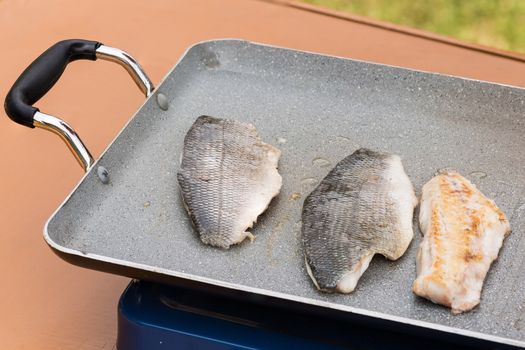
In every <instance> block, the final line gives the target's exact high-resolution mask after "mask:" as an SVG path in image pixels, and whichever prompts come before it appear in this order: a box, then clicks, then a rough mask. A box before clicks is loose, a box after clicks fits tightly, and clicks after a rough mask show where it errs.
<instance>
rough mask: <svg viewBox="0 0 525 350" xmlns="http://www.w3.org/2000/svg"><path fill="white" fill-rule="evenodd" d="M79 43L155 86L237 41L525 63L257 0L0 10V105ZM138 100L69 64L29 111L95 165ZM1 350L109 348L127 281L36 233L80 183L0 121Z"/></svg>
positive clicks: (469, 67) (36, 135) (470, 63)
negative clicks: (195, 48) (99, 48)
mask: <svg viewBox="0 0 525 350" xmlns="http://www.w3.org/2000/svg"><path fill="white" fill-rule="evenodd" d="M71 37H79V38H86V39H94V40H100V41H103V42H104V43H106V44H108V45H111V46H115V47H119V48H122V49H125V50H127V51H129V52H130V53H132V54H133V55H134V56H136V58H137V59H138V60H139V61H140V62H141V63H142V65H143V66H144V68H145V69H146V71H147V72H148V73H149V74H150V76H151V78H152V80H153V82H154V83H158V82H159V81H160V79H161V78H162V77H163V75H164V74H165V73H166V72H167V71H168V70H169V68H170V67H171V66H172V65H173V64H174V63H175V62H176V60H177V59H178V57H179V56H180V55H181V54H182V53H183V51H184V49H185V48H186V47H188V46H189V45H191V44H193V43H195V42H197V41H201V40H206V39H212V38H224V37H230V38H231V37H235V38H244V39H249V40H253V41H259V42H264V43H270V44H274V45H279V46H286V47H291V48H296V49H302V50H308V51H317V52H323V53H328V54H333V55H339V56H347V57H354V58H358V59H364V60H369V61H375V62H382V63H387V64H393V65H399V66H405V67H413V68H417V69H423V70H427V71H435V72H441V73H447V74H454V75H461V76H466V77H471V78H477V79H483V80H489V81H496V82H501V83H506V84H513V85H518V86H525V64H523V63H520V62H517V61H516V60H510V59H505V58H502V57H498V56H494V55H490V54H484V53H480V52H475V51H471V50H468V49H466V48H461V47H457V46H453V45H449V44H446V43H439V42H436V41H432V40H428V39H424V38H418V37H414V36H412V35H405V34H402V33H399V32H393V31H389V30H385V29H381V28H378V27H372V26H368V25H366V24H360V23H355V22H351V21H347V20H344V19H334V17H330V16H324V15H321V14H316V13H312V12H308V11H304V10H299V9H294V8H290V7H285V6H281V5H275V4H270V3H266V2H263V1H247V0H228V1H223V0H215V1H202V0H199V1H182V0H181V1H168V0H166V1H148V2H144V1H134V2H133V1H112V2H108V1H102V0H97V1H88V2H76V1H66V0H50V1H37V0H28V1H15V0H1V1H0V43H1V44H2V48H3V50H2V65H1V66H0V76H1V77H2V80H1V81H0V97H2V98H3V97H4V96H5V95H6V93H7V90H8V88H9V87H10V85H11V84H12V83H13V82H14V80H15V79H16V78H17V76H18V75H19V73H20V72H21V71H22V70H23V69H24V68H25V67H26V65H27V64H29V63H30V61H31V60H32V59H34V58H35V57H36V56H37V55H38V54H39V53H41V52H42V51H43V50H45V49H46V48H47V47H48V46H50V45H51V44H52V43H54V42H55V41H58V40H60V39H64V38H71ZM142 100H143V97H142V96H141V94H140V93H139V91H138V90H137V88H136V87H135V85H134V84H133V83H132V82H131V80H130V79H129V78H128V76H127V75H126V73H125V72H124V70H123V69H122V68H120V67H118V66H116V65H114V64H111V63H107V62H96V63H93V62H75V63H74V64H72V65H71V66H70V67H69V68H68V70H67V72H66V74H65V75H64V77H63V79H62V80H61V81H60V82H59V83H58V84H57V85H56V87H55V88H54V89H53V90H52V91H51V92H50V93H49V94H48V95H47V96H46V97H45V98H44V99H43V100H42V101H41V102H39V103H38V104H37V105H38V107H39V108H40V109H41V110H42V111H44V112H48V113H50V114H56V115H57V116H60V117H63V118H64V119H65V120H67V121H68V122H70V124H72V125H73V126H74V127H75V129H76V130H77V131H78V132H79V133H80V135H81V136H82V137H83V139H84V141H85V142H86V144H87V145H88V146H89V148H90V149H91V151H92V153H93V155H94V156H95V157H97V156H98V155H100V152H101V151H102V150H103V149H104V148H105V146H106V145H107V144H108V143H109V142H110V141H111V140H112V138H113V137H114V136H115V135H116V133H117V132H118V130H120V128H121V127H122V126H123V124H124V123H125V122H126V120H127V119H128V118H129V117H130V116H131V115H132V113H133V112H134V111H135V110H136V109H137V108H138V107H139V105H140V104H141V102H142ZM0 157H1V159H2V171H1V173H0V176H1V180H2V181H1V185H0V186H1V191H0V193H1V194H2V196H3V206H2V210H1V211H0V222H2V228H3V230H2V234H1V235H0V261H1V263H2V271H1V272H2V277H3V279H2V281H3V282H2V283H3V288H2V289H1V292H0V293H1V294H0V310H2V315H3V316H2V318H1V320H0V348H1V349H110V348H112V347H113V346H114V342H115V336H116V311H115V310H116V305H117V300H118V297H119V295H120V294H121V292H122V290H123V289H124V287H125V285H126V284H127V282H128V279H126V278H123V277H117V276H111V275H106V274H102V273H98V272H92V271H88V270H84V269H80V268H77V267H74V266H70V265H68V264H67V263H65V262H63V261H61V260H59V259H58V258H56V257H55V256H54V255H53V253H52V252H51V251H50V250H49V248H47V246H46V245H45V243H44V241H43V239H42V234H41V232H42V227H43V225H44V222H45V220H46V219H47V218H48V217H49V216H50V214H51V213H52V211H53V210H54V209H55V208H56V207H57V206H58V205H59V203H60V202H61V201H62V200H63V199H64V197H65V196H66V195H67V193H68V192H69V191H70V190H71V189H72V188H73V186H74V185H75V184H76V182H77V181H78V180H79V178H80V177H81V175H82V171H81V170H80V167H79V166H78V165H77V164H76V162H75V160H74V158H73V157H72V156H71V155H70V154H69V152H68V150H67V149H66V147H65V146H64V145H63V144H62V143H61V141H60V140H59V139H58V138H57V137H56V136H54V135H52V134H50V133H48V132H44V131H42V130H30V129H27V128H23V127H21V126H18V125H15V124H14V123H12V122H10V121H9V120H8V119H7V117H5V116H2V117H0Z"/></svg>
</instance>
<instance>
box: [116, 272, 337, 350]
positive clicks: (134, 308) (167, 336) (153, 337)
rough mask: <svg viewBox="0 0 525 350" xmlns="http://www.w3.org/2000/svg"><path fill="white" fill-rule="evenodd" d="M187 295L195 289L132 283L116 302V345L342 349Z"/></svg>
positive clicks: (124, 348) (135, 349) (129, 348)
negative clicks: (198, 303)
mask: <svg viewBox="0 0 525 350" xmlns="http://www.w3.org/2000/svg"><path fill="white" fill-rule="evenodd" d="M191 294H195V293H194V292H192V291H187V290H184V289H178V288H175V287H172V286H170V287H168V286H161V285H157V284H153V283H148V282H143V281H133V282H132V283H131V284H130V285H129V286H128V288H127V289H126V291H125V292H124V294H123V295H122V297H121V300H120V302H119V314H118V340H117V349H118V350H139V349H140V350H143V349H148V350H157V349H158V350H166V349H204V350H225V349H228V350H237V349H243V350H244V349H292V348H294V347H297V348H298V349H304V350H310V349H327V350H332V349H334V350H335V349H343V348H342V347H339V346H334V345H328V344H323V343H320V342H316V341H312V340H307V339H304V338H301V337H297V336H292V335H288V334H284V333H279V332H275V331H272V330H267V329H264V328H260V327H258V326H257V324H256V322H255V321H250V320H245V319H235V318H232V317H229V316H227V315H222V314H219V313H217V312H215V311H213V310H203V309H200V308H197V307H194V306H192V305H188V303H186V302H185V303H180V300H179V298H186V299H187V297H188V296H189V295H190V298H191ZM199 296H201V295H199ZM241 307H242V306H241ZM276 316H277V317H280V315H276ZM226 318H230V319H226ZM250 323H251V324H250Z"/></svg>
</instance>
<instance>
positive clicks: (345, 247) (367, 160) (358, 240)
mask: <svg viewBox="0 0 525 350" xmlns="http://www.w3.org/2000/svg"><path fill="white" fill-rule="evenodd" d="M416 205H417V198H416V196H415V194H414V189H413V187H412V183H411V182H410V179H409V178H408V176H407V175H406V173H405V171H404V169H403V165H402V164H401V160H400V158H399V157H398V156H397V155H393V154H388V153H380V152H374V151H371V150H367V149H360V150H358V151H356V152H354V153H353V154H351V155H349V156H348V157H346V158H345V159H343V160H342V161H341V162H339V164H337V165H336V166H335V168H334V169H332V171H330V173H329V174H328V175H327V176H326V177H325V178H324V179H323V181H321V183H320V184H319V186H318V187H317V188H316V189H315V190H314V191H313V192H312V193H311V194H310V195H309V196H308V197H307V198H306V200H305V202H304V206H303V214H302V222H303V226H302V244H303V249H304V254H305V260H306V267H307V271H308V274H309V275H310V277H311V278H312V280H313V282H314V284H315V285H316V287H317V288H318V289H320V290H321V291H326V292H340V293H350V292H352V291H353V290H354V288H355V286H356V284H357V282H358V280H359V278H360V277H361V275H362V274H363V273H364V272H365V270H366V269H367V268H368V264H369V263H370V261H371V260H372V257H373V256H374V254H381V255H384V256H385V257H386V258H388V259H390V260H396V259H398V258H399V257H401V256H402V255H403V254H404V253H405V251H406V249H407V248H408V246H409V244H410V242H411V240H412V238H413V235H414V233H413V230H412V217H413V212H414V207H415V206H416ZM385 278H388V276H385Z"/></svg>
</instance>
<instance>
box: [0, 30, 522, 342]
mask: <svg viewBox="0 0 525 350" xmlns="http://www.w3.org/2000/svg"><path fill="white" fill-rule="evenodd" d="M98 48H100V46H98ZM102 51H104V50H102ZM106 51H107V50H106ZM106 56H107V55H106ZM97 57H98V58H106V59H108V57H104V55H103V54H100V55H99V52H98V51H97V55H96V57H91V59H93V58H97ZM81 58H82V57H81ZM66 63H67V62H66ZM64 67H65V64H64ZM139 68H140V67H139ZM135 71H139V72H140V69H135ZM60 73H61V72H60ZM58 75H59V74H58ZM139 75H140V74H138V73H136V72H135V78H136V81H137V82H138V84H139V86H141V87H142V89H143V91H144V92H145V93H146V94H147V95H148V94H149V95H150V96H149V98H147V100H146V101H145V103H144V105H143V106H142V107H141V108H140V109H139V110H138V112H137V113H136V114H135V115H134V116H133V118H132V119H131V120H130V121H129V123H128V124H127V125H126V126H125V128H124V129H123V130H122V131H121V132H120V134H119V135H118V136H117V138H116V139H115V140H114V141H113V142H112V143H111V145H110V146H109V147H108V148H107V149H106V151H105V152H104V154H103V155H102V156H101V157H100V159H98V160H97V161H96V162H95V164H94V165H92V164H91V162H90V160H89V157H87V156H86V157H85V159H84V161H82V156H79V159H81V164H83V165H84V166H85V167H86V168H87V169H88V171H87V173H86V175H85V176H84V177H83V179H82V180H81V181H80V183H79V184H78V186H77V187H76V188H75V189H74V190H73V192H72V193H71V194H70V195H69V196H68V197H67V198H66V200H65V201H64V203H63V204H62V205H61V206H60V207H59V208H58V210H57V211H56V212H55V213H54V214H53V216H52V217H51V218H50V219H49V221H48V222H47V224H46V226H45V230H44V237H45V240H46V242H47V243H48V244H49V246H50V247H51V248H52V249H53V251H54V252H55V253H57V254H58V255H59V256H60V257H62V258H63V259H64V260H66V261H68V262H70V263H73V264H76V265H79V266H83V267H87V268H92V269H97V270H101V271H107V272H111V273H117V274H122V275H126V276H130V277H133V278H138V279H147V280H152V281H158V282H164V283H171V284H176V285H184V286H191V287H195V288H205V289H210V290H212V291H215V292H217V293H226V294H228V293H229V294H231V295H238V296H240V297H242V298H250V297H251V298H252V299H253V298H256V299H257V298H262V299H261V300H265V302H267V301H268V300H270V301H273V302H276V303H281V304H282V305H289V306H293V307H298V308H306V309H308V308H311V310H315V311H316V312H321V313H323V312H326V313H333V314H334V315H338V317H343V318H344V317H346V318H348V320H353V321H356V320H357V321H358V322H368V323H370V324H374V325H376V326H378V327H380V328H381V327H388V328H389V329H394V328H399V329H401V330H410V331H414V332H419V333H421V334H427V333H428V334H431V335H437V336H449V337H452V338H454V337H455V338H461V339H467V340H468V341H469V342H470V344H479V345H480V346H481V345H487V344H489V345H490V346H491V347H505V346H517V347H525V253H524V252H525V233H524V230H525V197H524V195H525V152H524V147H525V141H524V139H523V130H524V124H525V116H524V110H525V104H524V103H525V90H524V89H520V88H516V87H511V86H505V85H499V84H492V83H487V82H482V81H476V80H469V79H462V78H457V77H451V76H444V75H439V74H432V73H426V72H420V71H414V70H408V69H402V68H397V67H392V66H385V65H380V64H372V63H368V62H362V61H356V60H350V59H343V58H338V57H330V56H324V55H318V54H313V53H307V52H298V51H294V50H289V49H283V48H277V47H272V46H267V45H260V44H256V43H251V42H246V41H241V40H214V41H207V42H202V43H199V44H196V45H194V46H192V47H191V48H189V49H188V50H187V52H186V53H185V54H184V56H183V57H182V58H181V59H180V61H179V62H178V63H177V64H176V65H175V67H174V68H173V69H172V70H171V72H169V74H168V75H167V76H166V77H165V78H164V80H163V81H162V83H161V84H160V85H159V86H158V87H157V89H156V90H155V91H154V92H152V91H153V89H152V86H151V87H148V86H147V84H146V83H144V81H146V80H147V78H146V79H143V82H142V83H141V79H140V76H139ZM137 77H138V78H137ZM20 79H22V78H20ZM20 79H19V80H20ZM57 79H58V78H57ZM22 80H23V79H22ZM55 80H56V79H55ZM17 83H18V82H17ZM48 88H49V87H48ZM48 88H47V89H48ZM45 91H47V90H45ZM45 91H41V93H40V95H42V94H43V93H45ZM15 97H16V96H15ZM29 100H30V101H29V104H32V103H33V102H36V101H35V100H38V97H37V98H33V100H31V99H29ZM6 107H8V106H7V105H6ZM38 113H40V112H38ZM15 114H16V113H15ZM200 115H211V116H216V117H221V118H232V119H236V120H239V121H243V122H250V123H253V124H254V125H255V126H256V127H257V130H258V131H259V134H260V135H261V137H262V139H263V140H265V141H266V142H269V143H271V144H273V145H275V146H277V147H278V148H280V149H281V150H282V158H281V160H280V163H279V171H280V173H281V174H282V176H283V187H282V190H281V193H280V194H279V195H278V196H277V197H276V198H274V200H273V201H272V203H271V205H270V207H269V208H268V210H267V211H266V213H264V214H263V215H262V216H261V217H260V218H259V222H258V223H257V224H256V225H255V227H254V229H253V233H254V235H255V236H256V237H257V238H256V240H255V241H254V242H252V243H250V242H244V243H242V244H240V245H239V246H235V247H232V248H231V249H229V250H219V249H216V248H212V247H208V246H205V245H204V244H202V243H201V242H200V240H199V238H198V236H197V234H196V232H195V231H194V229H193V227H192V225H191V222H190V220H189V218H188V215H187V213H186V211H185V209H184V206H183V204H182V202H181V198H180V194H179V192H178V186H177V177H176V174H177V171H178V169H179V159H180V156H181V149H182V145H183V139H184V136H185V134H186V132H187V131H188V129H189V128H190V126H191V125H192V123H193V122H194V121H195V119H196V118H197V117H198V116H200ZM15 119H16V118H15ZM26 121H27V120H26ZM27 124H29V123H26V125H27ZM37 126H39V125H37ZM79 140H80V139H79ZM66 141H68V143H69V144H70V145H71V144H73V145H74V144H75V142H73V141H75V140H73V141H71V140H66ZM77 144H78V143H77ZM79 147H80V146H79ZM360 147H367V148H372V149H377V150H384V151H389V152H393V153H397V154H399V155H400V156H401V158H402V160H403V164H404V166H405V169H406V172H407V173H408V175H409V177H410V178H411V180H412V182H413V184H414V186H415V188H416V192H417V194H418V195H420V191H421V187H422V185H423V184H424V183H425V182H427V181H428V180H429V179H430V178H431V177H432V176H433V175H434V174H435V173H436V172H437V171H438V170H440V169H443V168H454V169H457V170H458V171H459V172H460V173H462V174H464V175H465V176H466V177H467V178H469V179H470V180H471V181H472V182H473V183H475V184H476V185H477V186H478V187H479V188H480V189H481V191H483V192H484V193H485V194H486V195H487V196H488V197H490V198H492V199H494V200H495V202H496V203H497V204H498V206H500V208H501V209H502V210H503V211H504V212H505V213H506V214H507V216H508V218H509V219H510V222H511V226H512V230H513V233H512V234H511V235H510V236H509V237H508V238H507V239H506V240H505V243H504V246H503V248H502V250H501V251H500V257H499V259H498V260H497V261H496V262H495V263H494V264H493V266H492V267H491V269H490V271H489V274H488V276H487V278H486V281H485V285H484V289H483V293H482V301H481V304H480V305H479V306H478V307H476V308H475V309H474V310H473V311H471V312H468V313H465V314H461V315H457V316H454V315H452V314H451V313H450V311H449V310H448V309H447V308H444V307H441V306H438V305H434V304H433V303H431V302H429V301H427V300H424V299H422V298H419V297H416V296H415V295H413V294H412V292H411V285H412V282H413V281H414V279H415V277H416V269H415V256H416V250H417V248H418V246H419V244H420V242H421V232H420V230H419V228H418V225H417V220H416V218H417V212H416V215H415V219H414V231H415V238H414V240H413V242H412V244H411V245H410V247H409V249H408V251H407V252H406V254H405V255H404V256H403V257H402V258H400V259H399V260H398V261H395V262H392V261H387V260H385V259H384V258H382V257H378V256H376V257H375V258H374V259H373V261H372V263H371V264H370V267H369V269H368V270H367V271H366V273H365V274H364V275H363V277H362V278H361V280H360V281H359V284H358V286H357V289H356V290H355V291H354V292H353V293H352V294H349V295H339V294H323V293H320V292H318V291H316V289H315V288H314V286H313V284H312V282H311V281H310V278H309V277H308V275H307V273H306V270H305V265H304V261H303V256H302V253H301V249H300V244H299V234H300V228H301V221H300V220H301V208H302V204H303V200H304V198H305V196H306V195H307V194H308V193H309V192H310V191H311V190H312V189H313V188H314V187H315V186H316V184H317V183H318V182H319V181H320V180H321V179H322V178H323V177H324V176H325V175H326V174H327V173H328V171H329V170H330V169H331V167H333V166H334V165H335V164H336V163H337V162H338V161H340V160H341V159H343V158H344V157H345V156H347V155H348V154H350V153H352V152H354V151H355V150H356V149H358V148H360ZM73 148H74V147H73ZM77 148H78V147H77ZM80 148H81V147H80ZM108 179H109V182H108ZM312 322H315V321H314V320H313V321H312ZM425 332H426V333H425Z"/></svg>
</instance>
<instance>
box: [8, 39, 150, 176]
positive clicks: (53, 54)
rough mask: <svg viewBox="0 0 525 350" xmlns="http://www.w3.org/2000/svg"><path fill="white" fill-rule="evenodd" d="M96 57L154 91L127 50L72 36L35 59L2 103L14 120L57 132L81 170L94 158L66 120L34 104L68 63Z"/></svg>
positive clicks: (142, 86) (147, 90) (148, 94)
mask: <svg viewBox="0 0 525 350" xmlns="http://www.w3.org/2000/svg"><path fill="white" fill-rule="evenodd" d="M97 58H100V59H102V60H107V61H112V62H116V63H118V64H120V65H121V66H123V67H124V68H125V69H126V71H127V72H128V73H129V74H130V75H131V77H132V78H133V80H134V81H135V83H136V84H137V85H138V87H139V88H140V90H141V91H142V92H143V93H144V94H145V95H146V97H148V96H150V95H151V93H152V92H153V89H154V87H153V84H152V83H151V81H150V79H149V78H148V76H147V75H146V73H145V72H144V70H143V69H142V67H141V66H140V65H139V64H138V63H137V61H135V59H133V57H131V56H130V55H129V54H127V53H126V52H124V51H121V50H119V49H115V48H112V47H108V46H105V45H102V44H101V43H99V42H96V41H88V40H80V39H72V40H64V41H60V42H58V43H56V44H55V45H53V46H51V47H50V48H49V49H47V50H46V51H45V52H44V53H43V54H42V55H40V56H39V57H38V58H37V59H36V60H34V61H33V63H31V64H30V65H29V67H27V68H26V69H25V70H24V72H23V73H22V74H21V75H20V77H19V78H18V79H17V80H16V82H15V83H14V84H13V86H12V87H11V90H9V93H8V94H7V96H6V99H5V105H4V107H5V111H6V112H7V115H8V116H9V118H11V119H12V120H13V121H14V122H16V123H19V124H21V125H24V126H27V127H30V128H34V127H35V126H36V127H39V128H42V129H46V130H49V131H52V132H54V133H56V134H58V135H59V136H60V137H61V138H62V140H63V141H64V142H65V143H66V145H67V146H68V147H69V149H70V150H71V152H72V153H73V155H74V156H75V158H76V159H77V161H78V162H79V163H80V165H81V166H82V168H83V169H84V171H87V170H88V169H89V168H90V167H91V165H92V164H93V157H92V156H91V154H90V153H89V151H88V149H87V148H86V146H85V145H84V143H83V142H82V140H81V139H80V137H79V136H78V135H77V133H76V132H75V131H74V130H73V128H72V127H71V126H69V125H68V124H67V123H66V122H65V121H63V120H61V119H59V118H56V117H54V116H52V115H49V114H45V113H42V112H40V111H39V109H38V108H36V107H33V104H34V103H36V102H37V101H38V100H40V99H41V98H42V97H43V96H44V95H45V94H46V93H47V92H48V91H49V90H50V89H51V88H52V87H53V85H55V83H56V82H57V81H58V79H59V78H60V76H62V73H63V72H64V70H65V69H66V66H67V65H68V64H69V63H70V62H72V61H76V60H79V59H87V60H92V61H95V60H96V59H97Z"/></svg>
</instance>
